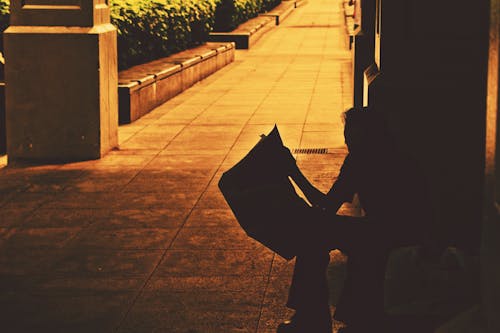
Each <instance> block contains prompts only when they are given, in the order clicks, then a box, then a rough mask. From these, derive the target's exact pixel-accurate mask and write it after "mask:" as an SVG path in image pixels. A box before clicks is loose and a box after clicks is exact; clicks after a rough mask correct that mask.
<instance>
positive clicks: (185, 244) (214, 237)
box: [172, 227, 262, 250]
mask: <svg viewBox="0 0 500 333" xmlns="http://www.w3.org/2000/svg"><path fill="white" fill-rule="evenodd" d="M261 246H262V245H260V244H259V243H258V242H256V241H255V240H253V239H251V238H250V237H248V236H247V234H246V233H245V232H244V231H243V229H241V228H239V227H229V228H183V229H182V230H181V231H180V232H179V235H178V237H177V238H176V239H175V241H174V243H173V244H172V248H173V249H190V248H194V249H225V250H236V249H254V248H259V247H261Z"/></svg>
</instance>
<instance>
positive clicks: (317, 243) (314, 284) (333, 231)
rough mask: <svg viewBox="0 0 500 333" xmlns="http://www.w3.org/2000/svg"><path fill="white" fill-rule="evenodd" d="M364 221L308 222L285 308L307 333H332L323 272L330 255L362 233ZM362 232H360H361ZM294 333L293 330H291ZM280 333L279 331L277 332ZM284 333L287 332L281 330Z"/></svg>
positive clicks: (318, 219) (350, 219)
mask: <svg viewBox="0 0 500 333" xmlns="http://www.w3.org/2000/svg"><path fill="white" fill-rule="evenodd" d="M363 222H364V220H362V219H359V218H353V217H340V216H339V217H338V218H337V219H335V220H334V221H328V220H326V219H325V218H324V217H322V216H319V218H317V219H315V220H314V221H311V222H310V224H309V226H308V229H307V230H304V232H303V239H302V244H301V250H300V251H299V254H298V255H297V257H296V262H295V267H294V273H293V277H292V283H291V286H290V292H289V298H288V302H287V306H288V307H289V308H291V309H294V310H296V315H295V316H294V318H293V319H294V320H295V321H296V322H297V321H300V322H304V323H307V326H308V328H309V332H311V333H314V332H315V331H314V330H312V326H311V325H314V327H316V331H317V332H330V331H331V314H330V305H329V300H328V295H329V294H328V283H327V279H326V270H327V267H328V263H329V261H330V256H329V251H330V249H334V248H342V247H345V246H346V245H345V244H349V243H350V239H352V238H353V237H356V236H359V234H360V233H363V232H362V230H363V229H364V223H363ZM360 229H361V230H360ZM290 331H291V332H293V331H292V330H290ZM278 332H280V330H278ZM283 332H286V331H285V330H283Z"/></svg>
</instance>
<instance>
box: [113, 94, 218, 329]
mask: <svg viewBox="0 0 500 333" xmlns="http://www.w3.org/2000/svg"><path fill="white" fill-rule="evenodd" d="M226 94H227V92H225V93H224V94H223V95H222V96H224V95H226ZM222 96H221V97H222ZM214 103H215V101H213V102H212V103H210V104H209V105H208V106H207V107H205V108H204V109H203V111H202V112H200V113H199V114H198V115H197V116H196V117H195V118H193V119H192V120H191V121H190V122H189V123H188V124H186V125H184V127H183V128H182V129H181V130H180V131H179V132H178V133H177V134H176V135H175V136H174V137H173V138H172V140H171V141H170V142H169V143H168V144H167V145H166V146H165V147H164V148H163V149H161V150H160V151H159V152H158V153H157V154H156V155H154V157H153V158H152V159H151V160H150V161H149V162H148V163H146V165H145V166H144V167H143V168H142V169H141V170H140V171H139V172H138V173H137V174H136V175H135V176H134V177H133V178H132V179H131V180H130V181H129V182H128V183H127V185H125V187H124V188H123V189H125V188H126V187H127V186H128V185H129V184H130V183H131V182H132V181H133V180H134V179H136V178H137V176H138V175H139V173H141V172H142V171H143V170H145V169H146V168H147V167H148V166H149V165H150V164H151V163H153V160H154V159H155V158H157V157H158V156H160V154H161V152H162V151H164V150H165V149H167V147H168V146H169V145H170V144H171V143H172V141H174V140H175V139H176V138H177V137H179V135H180V134H181V133H182V132H183V131H184V130H185V129H186V128H187V127H188V126H190V125H191V124H192V123H193V122H194V121H195V120H196V119H198V117H200V116H201V114H203V113H204V112H205V111H206V110H207V109H208V108H209V107H210V106H212V105H213V104H214ZM148 126H149V125H148ZM146 127H147V126H146ZM213 177H215V173H214V175H213V176H212V177H211V178H210V180H209V182H208V183H207V185H206V186H205V188H204V190H203V191H202V192H201V193H200V195H199V196H198V198H197V199H196V202H195V203H194V205H193V207H192V208H191V209H190V210H189V213H188V214H187V216H186V217H185V218H184V221H183V222H182V224H181V225H180V226H179V228H178V230H177V231H176V232H175V234H174V236H173V237H172V240H171V241H170V243H169V245H168V246H167V248H165V249H161V250H163V253H162V255H161V257H160V259H159V260H158V263H157V264H156V265H155V267H154V268H153V270H152V272H151V273H150V274H149V275H148V276H147V278H146V279H145V281H144V283H143V285H142V286H141V288H140V289H139V291H138V292H137V294H136V295H135V297H134V298H133V299H132V301H131V303H130V306H129V307H128V308H127V310H126V311H125V314H124V315H123V317H122V319H121V320H120V322H119V323H118V325H117V326H116V328H115V329H114V330H113V331H115V332H118V330H119V329H120V328H121V327H122V325H123V323H124V322H125V319H126V318H127V317H128V315H129V313H130V311H131V310H132V308H133V307H134V305H135V304H136V302H137V300H138V299H139V297H140V296H141V295H142V293H143V291H144V289H145V288H146V285H147V284H148V283H149V281H150V280H151V278H152V277H153V275H154V273H155V272H156V270H157V269H158V267H159V266H160V264H161V262H162V261H163V259H164V258H165V256H166V254H167V252H168V250H169V249H170V248H171V246H172V244H173V243H174V241H175V240H176V239H177V236H178V235H179V233H180V231H181V230H182V228H183V227H184V225H185V224H186V222H187V220H188V218H189V217H190V216H191V214H192V213H193V210H194V207H196V205H197V203H198V202H199V201H200V199H201V197H202V196H203V194H204V193H205V191H206V190H207V188H208V186H209V185H210V182H211V181H212V179H213ZM122 191H123V190H122Z"/></svg>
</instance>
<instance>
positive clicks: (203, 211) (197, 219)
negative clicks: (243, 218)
mask: <svg viewBox="0 0 500 333" xmlns="http://www.w3.org/2000/svg"><path fill="white" fill-rule="evenodd" d="M234 226H238V222H237V221H236V218H235V217H234V214H233V212H232V211H231V209H230V208H219V207H217V208H195V209H194V210H193V211H192V213H191V214H190V215H189V217H188V219H187V221H186V224H185V225H184V228H191V227H195V228H196V227H197V228H213V227H222V228H227V227H234Z"/></svg>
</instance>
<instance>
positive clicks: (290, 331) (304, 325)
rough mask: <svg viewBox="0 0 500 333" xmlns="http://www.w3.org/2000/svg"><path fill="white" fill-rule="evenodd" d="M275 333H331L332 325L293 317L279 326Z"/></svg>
mask: <svg viewBox="0 0 500 333" xmlns="http://www.w3.org/2000/svg"><path fill="white" fill-rule="evenodd" d="M276 333H332V325H331V322H328V323H320V322H318V321H313V320H305V319H301V318H300V317H298V316H297V315H294V316H292V318H290V319H289V320H285V321H284V322H282V323H281V324H279V325H278V328H277V330H276Z"/></svg>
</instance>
